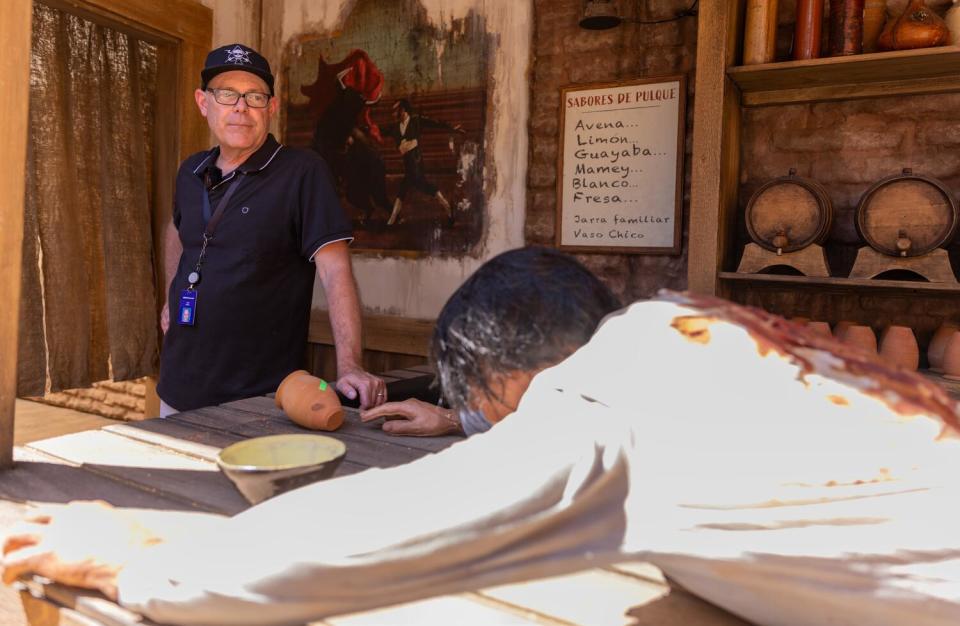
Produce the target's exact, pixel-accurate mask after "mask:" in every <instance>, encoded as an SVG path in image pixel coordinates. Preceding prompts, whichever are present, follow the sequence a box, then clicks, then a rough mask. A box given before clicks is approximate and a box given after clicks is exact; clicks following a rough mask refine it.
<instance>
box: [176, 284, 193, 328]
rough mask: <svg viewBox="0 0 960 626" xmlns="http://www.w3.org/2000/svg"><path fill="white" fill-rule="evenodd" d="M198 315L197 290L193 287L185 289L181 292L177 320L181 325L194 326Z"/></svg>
mask: <svg viewBox="0 0 960 626" xmlns="http://www.w3.org/2000/svg"><path fill="white" fill-rule="evenodd" d="M196 317H197V292H196V291H194V290H193V289H184V290H183V291H181V292H180V312H179V313H178V314H177V322H178V323H179V324H180V325H181V326H193V324H194V321H195V320H196Z"/></svg>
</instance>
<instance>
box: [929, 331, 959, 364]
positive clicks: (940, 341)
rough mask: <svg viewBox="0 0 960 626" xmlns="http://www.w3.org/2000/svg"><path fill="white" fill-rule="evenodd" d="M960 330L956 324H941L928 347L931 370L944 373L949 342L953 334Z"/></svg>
mask: <svg viewBox="0 0 960 626" xmlns="http://www.w3.org/2000/svg"><path fill="white" fill-rule="evenodd" d="M957 330H960V327H958V326H957V325H956V324H950V323H946V324H941V325H940V328H938V329H937V332H935V333H933V338H932V339H931V340H930V343H929V344H928V345H927V360H928V361H930V369H931V370H932V371H934V372H942V371H943V353H944V351H945V350H946V349H947V342H948V341H950V337H952V336H953V333H955V332H957Z"/></svg>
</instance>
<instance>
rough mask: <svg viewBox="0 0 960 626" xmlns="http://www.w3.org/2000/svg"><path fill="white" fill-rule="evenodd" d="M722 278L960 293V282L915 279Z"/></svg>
mask: <svg viewBox="0 0 960 626" xmlns="http://www.w3.org/2000/svg"><path fill="white" fill-rule="evenodd" d="M719 277H720V279H721V280H728V281H733V282H744V283H768V284H782V285H785V286H798V287H832V288H838V289H876V290H885V291H903V292H911V291H913V292H923V293H952V294H956V293H960V283H928V282H922V281H913V280H877V279H865V278H835V277H832V276H831V277H819V276H785V275H780V274H739V273H737V272H720V273H719Z"/></svg>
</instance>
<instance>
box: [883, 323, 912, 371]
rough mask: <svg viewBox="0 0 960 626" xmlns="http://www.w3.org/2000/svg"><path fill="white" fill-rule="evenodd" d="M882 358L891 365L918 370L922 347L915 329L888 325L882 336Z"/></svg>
mask: <svg viewBox="0 0 960 626" xmlns="http://www.w3.org/2000/svg"><path fill="white" fill-rule="evenodd" d="M880 360H881V361H883V363H885V364H886V365H889V366H891V367H900V368H903V369H907V370H910V371H914V370H916V369H917V366H918V365H920V347H919V346H918V345H917V338H916V337H915V336H914V335H913V329H911V328H908V327H906V326H887V327H886V328H885V329H884V331H883V335H881V337H880Z"/></svg>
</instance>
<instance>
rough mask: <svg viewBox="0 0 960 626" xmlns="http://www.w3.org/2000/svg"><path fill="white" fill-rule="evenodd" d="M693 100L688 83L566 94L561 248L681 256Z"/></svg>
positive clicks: (677, 79)
mask: <svg viewBox="0 0 960 626" xmlns="http://www.w3.org/2000/svg"><path fill="white" fill-rule="evenodd" d="M685 96H686V83H685V78H684V77H683V76H670V77H659V78H652V79H644V80H636V81H630V82H623V83H617V84H613V85H610V84H605V85H576V86H571V87H566V88H564V89H563V90H562V97H563V103H562V105H561V111H562V113H561V115H562V117H561V123H560V128H561V133H562V134H561V138H560V146H561V149H560V155H559V159H558V160H559V163H558V168H557V169H558V172H560V176H559V177H558V180H557V186H558V190H557V199H558V202H557V245H558V246H559V247H561V248H564V249H569V250H575V251H594V252H596V251H605V252H614V251H615V252H618V253H619V252H633V253H647V254H678V253H679V252H680V209H681V203H682V199H683V180H682V172H683V149H684V143H683V130H684V120H683V113H684V110H685ZM611 249H613V250H611Z"/></svg>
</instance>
